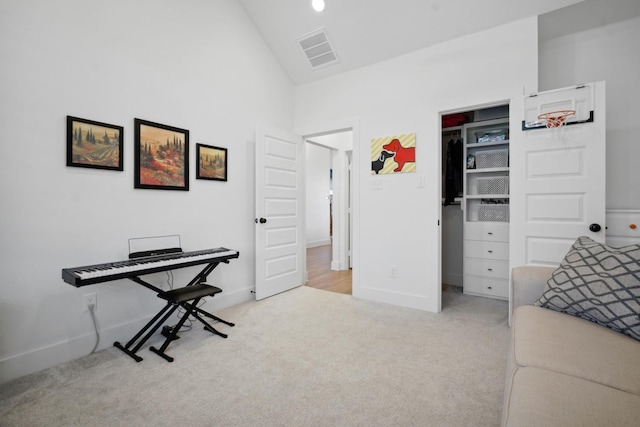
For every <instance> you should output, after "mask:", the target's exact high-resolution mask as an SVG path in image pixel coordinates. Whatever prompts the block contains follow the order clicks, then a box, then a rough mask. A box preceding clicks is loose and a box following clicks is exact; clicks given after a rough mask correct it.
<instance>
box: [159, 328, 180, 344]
mask: <svg viewBox="0 0 640 427" xmlns="http://www.w3.org/2000/svg"><path fill="white" fill-rule="evenodd" d="M172 331H173V328H172V327H171V326H168V325H167V326H163V327H162V335H163V336H165V337H166V338H169V337H170V336H171V332H172ZM173 339H174V340H178V339H180V337H179V336H177V335H176V336H175V337H174V338H173ZM172 341H173V340H172Z"/></svg>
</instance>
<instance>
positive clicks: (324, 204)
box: [305, 143, 331, 248]
mask: <svg viewBox="0 0 640 427" xmlns="http://www.w3.org/2000/svg"><path fill="white" fill-rule="evenodd" d="M305 149H306V158H307V163H306V169H305V171H306V181H307V183H306V188H307V192H306V199H307V222H306V224H305V225H306V231H307V241H306V242H307V247H308V248H312V247H315V246H322V245H328V244H330V243H331V236H330V235H329V213H330V206H329V199H328V197H329V190H330V187H331V183H330V179H329V178H330V177H329V170H330V169H331V149H329V148H326V147H321V146H319V145H315V144H311V143H307V144H306V146H305Z"/></svg>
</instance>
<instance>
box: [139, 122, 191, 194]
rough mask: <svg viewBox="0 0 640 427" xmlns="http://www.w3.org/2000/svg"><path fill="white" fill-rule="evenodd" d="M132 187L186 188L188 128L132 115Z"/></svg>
mask: <svg viewBox="0 0 640 427" xmlns="http://www.w3.org/2000/svg"><path fill="white" fill-rule="evenodd" d="M134 125H135V132H134V133H135V135H134V140H135V148H134V155H135V156H134V162H135V174H134V175H135V177H134V187H135V188H151V189H159V190H183V191H189V131H188V130H186V129H180V128H176V127H173V126H167V125H163V124H160V123H153V122H149V121H146V120H141V119H134Z"/></svg>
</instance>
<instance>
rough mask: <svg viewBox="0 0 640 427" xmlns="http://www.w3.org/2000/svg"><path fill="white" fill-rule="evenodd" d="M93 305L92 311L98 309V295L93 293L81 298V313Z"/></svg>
mask: <svg viewBox="0 0 640 427" xmlns="http://www.w3.org/2000/svg"><path fill="white" fill-rule="evenodd" d="M91 304H93V311H96V310H97V309H98V294H96V293H95V292H94V293H92V294H86V295H84V296H83V297H82V309H83V310H82V311H83V312H87V311H89V306H90V305H91Z"/></svg>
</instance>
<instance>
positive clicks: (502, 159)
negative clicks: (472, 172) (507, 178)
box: [475, 150, 509, 169]
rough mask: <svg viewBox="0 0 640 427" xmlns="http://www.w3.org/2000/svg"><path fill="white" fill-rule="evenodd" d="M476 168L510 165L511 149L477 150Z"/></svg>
mask: <svg viewBox="0 0 640 427" xmlns="http://www.w3.org/2000/svg"><path fill="white" fill-rule="evenodd" d="M475 156H476V169H489V168H506V167H507V166H509V150H484V151H476V153H475Z"/></svg>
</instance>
